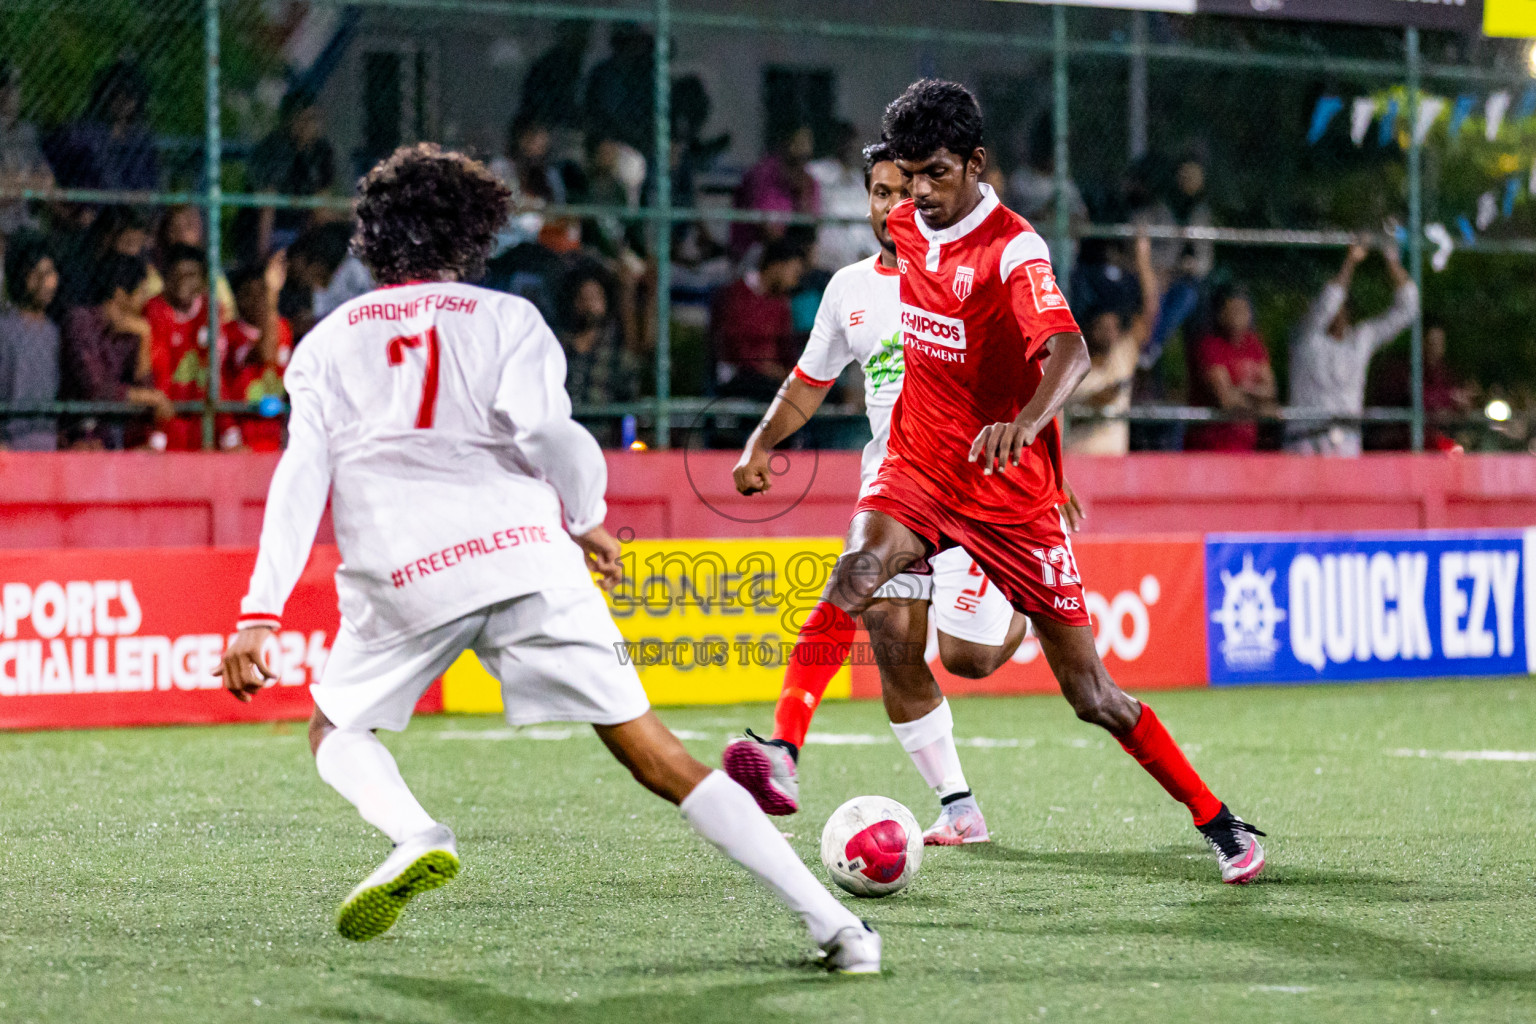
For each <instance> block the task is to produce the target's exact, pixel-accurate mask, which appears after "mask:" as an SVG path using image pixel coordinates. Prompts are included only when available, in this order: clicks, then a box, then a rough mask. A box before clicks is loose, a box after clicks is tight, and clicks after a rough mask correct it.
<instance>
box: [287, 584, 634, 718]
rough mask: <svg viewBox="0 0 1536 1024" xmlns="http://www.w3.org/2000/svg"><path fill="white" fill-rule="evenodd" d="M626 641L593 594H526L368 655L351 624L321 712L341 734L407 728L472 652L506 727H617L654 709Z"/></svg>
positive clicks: (318, 701) (317, 693)
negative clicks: (496, 686) (626, 653)
mask: <svg viewBox="0 0 1536 1024" xmlns="http://www.w3.org/2000/svg"><path fill="white" fill-rule="evenodd" d="M622 642H623V638H622V637H621V636H620V634H619V627H618V626H616V625H614V622H613V617H612V616H611V615H609V614H608V606H607V604H606V603H605V602H604V601H603V596H602V593H601V592H600V591H599V590H598V589H597V588H596V587H595V586H589V587H573V588H562V589H557V590H546V591H541V592H538V593H533V594H525V595H523V596H521V597H514V598H511V599H509V600H506V601H501V602H498V603H497V604H493V605H490V606H489V607H486V608H482V609H480V610H479V611H476V612H471V613H470V614H468V615H465V616H462V617H460V618H457V619H454V620H453V621H452V622H448V623H445V624H444V625H441V626H438V627H437V628H436V629H432V630H429V631H427V632H426V633H423V634H421V635H419V636H413V637H410V638H409V639H406V640H402V641H400V642H399V643H397V644H394V645H392V646H389V647H385V648H383V649H378V650H364V649H363V646H362V643H361V642H360V641H359V640H358V639H357V638H356V637H355V636H354V635H352V634H351V633H350V632H349V631H348V629H347V627H346V625H345V624H343V625H342V629H341V632H340V634H339V635H338V636H337V637H336V644H335V646H334V647H332V648H331V654H330V657H329V658H328V659H327V660H326V663H325V672H324V674H323V675H322V676H321V678H320V682H319V683H318V684H316V685H314V686H311V687H310V692H311V693H312V694H313V695H314V698H315V705H316V706H317V707H318V708H319V709H320V710H321V711H322V712H323V713H324V714H325V717H326V718H329V719H330V720H331V721H332V722H333V723H334V724H335V725H337V726H339V727H340V728H343V729H390V730H394V731H397V732H398V731H399V730H401V729H404V728H405V726H406V724H407V723H408V722H409V721H410V720H411V713H412V712H413V711H414V710H415V709H416V702H417V701H418V700H420V699H421V695H422V694H423V693H425V692H426V689H427V687H428V686H430V685H431V684H432V680H434V679H436V678H437V677H438V676H441V675H442V674H443V673H444V672H445V671H447V669H448V666H450V665H452V664H453V663H454V661H456V660H457V659H458V657H459V655H460V654H462V653H464V652H465V651H474V652H475V655H476V656H477V657H478V658H479V659H480V664H482V665H483V666H485V670H486V671H487V672H489V673H490V674H491V675H492V676H494V677H495V678H496V679H497V680H498V681H499V682H500V683H501V698H502V703H503V705H504V707H505V709H506V711H505V714H506V719H507V721H508V722H509V723H510V724H512V725H531V724H534V723H536V722H591V723H593V724H594V725H618V724H619V723H621V722H628V721H631V720H632V719H636V718H639V717H640V716H641V715H643V714H645V712H646V711H647V710H649V709H650V706H651V704H650V701H649V700H648V699H647V698H646V696H645V690H644V689H643V688H642V687H641V685H640V677H639V676H638V675H637V674H636V673H635V669H634V666H633V665H631V664H629V663H628V662H627V661H623V660H621V659H620V657H619V651H620V645H621V644H622Z"/></svg>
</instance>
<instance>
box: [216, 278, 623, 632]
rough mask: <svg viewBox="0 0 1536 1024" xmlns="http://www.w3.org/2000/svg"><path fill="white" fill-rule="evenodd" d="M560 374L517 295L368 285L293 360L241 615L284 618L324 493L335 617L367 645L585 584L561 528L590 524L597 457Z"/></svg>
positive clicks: (600, 478)
mask: <svg viewBox="0 0 1536 1024" xmlns="http://www.w3.org/2000/svg"><path fill="white" fill-rule="evenodd" d="M565 369H566V367H565V355H564V353H563V352H562V351H561V349H560V345H559V343H558V342H557V341H556V340H555V336H554V335H553V334H552V333H551V332H550V329H549V327H548V326H547V325H546V324H545V323H544V320H543V318H541V317H540V316H539V313H538V311H537V310H536V309H534V307H533V306H532V305H531V304H530V303H528V302H526V301H525V300H523V299H520V298H517V297H515V296H511V295H505V294H502V293H500V292H494V291H489V290H487V289H484V288H478V287H475V286H473V285H466V284H457V283H442V282H438V283H414V284H407V285H400V286H397V287H392V288H381V289H379V290H377V291H374V292H370V293H369V294H367V295H363V296H361V297H359V298H356V299H354V300H352V301H351V302H348V303H347V304H345V305H343V306H341V307H340V308H338V309H337V310H335V311H334V312H333V313H331V315H330V316H328V317H326V318H325V319H324V320H323V321H322V322H321V323H320V324H319V325H318V326H316V327H315V329H314V330H313V331H311V332H310V333H309V335H308V336H306V337H305V338H304V340H303V343H302V344H300V345H299V346H298V348H297V349H296V350H295V352H294V355H293V361H292V362H291V363H290V364H289V366H288V370H287V375H286V377H285V380H284V383H285V385H286V386H287V389H288V394H289V400H290V403H291V405H292V413H291V415H290V418H289V424H288V447H287V449H286V450H285V451H284V452H283V456H282V459H281V461H280V462H279V463H278V467H277V472H276V473H275V474H274V476H273V478H272V484H271V488H270V490H269V492H268V495H267V506H266V515H265V519H264V521H263V523H262V530H261V552H260V554H259V555H258V557H257V561H256V570H255V572H254V573H253V574H252V576H251V584H250V589H249V591H248V592H247V594H246V597H245V598H244V600H243V601H241V604H240V612H241V615H240V625H241V626H242V627H245V626H251V625H258V624H263V623H266V624H276V623H278V622H279V621H280V620H281V616H282V611H283V605H284V604H285V603H286V602H287V600H288V596H289V594H290V593H291V592H292V590H293V587H294V584H295V583H296V582H297V581H298V579H299V575H300V573H301V572H302V571H303V569H304V564H305V562H306V560H307V558H308V555H309V549H310V545H311V544H312V542H313V541H314V537H315V530H316V528H317V527H318V525H319V522H320V517H321V514H322V513H323V512H324V510H325V504H326V498H327V497H328V496H329V498H330V502H331V519H332V522H333V524H334V525H335V530H336V543H337V546H338V547H339V548H340V549H341V560H342V565H341V567H340V568H339V569H338V570H337V571H336V589H337V592H338V594H339V595H340V603H341V615H342V620H343V623H344V627H345V628H347V629H349V630H350V631H351V632H352V633H353V634H354V635H355V636H356V638H357V639H358V640H359V641H360V642H361V643H362V644H364V645H365V646H369V647H380V646H384V645H387V644H390V643H393V642H397V641H399V640H401V639H404V638H407V637H410V636H413V635H415V634H418V633H423V632H426V631H427V630H430V629H432V628H434V627H436V626H439V625H442V624H443V623H445V622H449V621H451V620H453V619H456V618H458V617H460V616H462V615H465V614H468V613H469V612H472V611H474V610H476V609H479V608H483V607H485V606H487V605H490V604H493V603H495V602H498V601H502V600H505V599H507V598H511V597H516V596H519V595H522V594H528V593H532V592H534V591H539V590H545V589H550V588H555V587H579V586H592V585H593V584H592V578H591V575H590V573H589V572H588V571H587V569H586V565H585V561H584V559H583V556H582V553H581V549H580V548H578V547H577V546H576V544H575V543H574V542H573V541H572V540H571V537H570V534H581V533H584V532H586V531H587V530H590V529H592V528H594V527H596V526H600V525H602V522H603V518H604V515H605V514H606V506H605V504H604V501H603V491H604V489H605V487H606V486H607V468H606V466H605V464H604V462H603V455H602V451H601V449H599V448H598V445H597V442H596V441H595V440H594V439H593V438H592V435H591V434H589V433H588V432H587V431H586V430H585V429H584V428H583V427H582V426H581V425H580V424H578V423H576V422H575V421H574V420H572V419H571V402H570V398H569V396H568V395H567V394H566V391H565Z"/></svg>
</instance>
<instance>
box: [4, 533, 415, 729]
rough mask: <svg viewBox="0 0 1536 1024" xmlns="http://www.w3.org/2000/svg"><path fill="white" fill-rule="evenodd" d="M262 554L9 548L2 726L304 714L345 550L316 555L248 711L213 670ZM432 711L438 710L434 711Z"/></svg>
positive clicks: (325, 646)
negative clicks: (268, 678)
mask: <svg viewBox="0 0 1536 1024" xmlns="http://www.w3.org/2000/svg"><path fill="white" fill-rule="evenodd" d="M255 559H256V552H255V551H254V550H251V549H244V548H202V549H168V548H167V549H149V550H83V551H4V552H0V728H5V729H39V728H47V729H57V728H90V727H99V726H119V725H160V724H172V723H196V722H242V721H258V720H268V719H278V718H304V717H307V716H308V715H309V713H310V708H311V707H312V704H311V701H310V697H309V688H308V685H307V684H309V683H312V682H315V681H316V680H318V679H319V678H320V672H321V670H322V669H323V667H324V665H325V658H326V655H327V654H328V653H329V651H330V648H331V644H332V643H333V642H334V641H335V639H336V627H337V623H338V622H339V614H338V612H337V609H336V586H335V583H334V581H333V578H332V574H333V573H334V572H335V570H336V565H337V563H338V561H339V557H338V555H337V553H336V549H335V548H334V547H328V546H319V547H316V548H315V550H314V553H313V554H312V555H311V557H310V560H309V564H308V566H306V567H305V570H304V575H303V576H302V578H301V579H300V580H299V585H298V587H297V588H295V590H294V593H293V598H292V600H290V601H289V603H288V607H287V609H286V612H285V615H284V620H283V628H282V629H281V630H280V631H279V632H278V633H277V634H276V635H275V636H274V637H273V638H272V640H271V641H270V643H269V646H268V649H267V654H268V659H269V664H270V665H271V667H272V669H273V671H274V672H275V673H276V674H277V677H278V678H277V681H276V682H275V683H274V684H273V685H272V686H270V687H268V688H267V689H266V690H264V691H262V692H261V693H260V694H258V695H257V696H256V699H255V700H253V701H252V702H251V703H249V704H242V703H240V702H239V701H237V700H235V699H234V698H233V697H231V696H230V695H229V694H228V693H226V692H224V689H223V687H222V685H221V683H220V681H219V679H218V678H217V677H215V676H214V675H213V669H214V668H215V667H216V666H217V665H218V663H219V659H220V657H221V656H222V655H223V652H224V646H225V644H226V643H227V642H228V640H229V636H230V629H231V627H232V625H233V623H234V621H235V615H236V611H237V609H238V607H239V602H240V597H241V595H242V594H244V593H245V587H246V581H247V580H248V579H249V578H250V574H251V567H252V565H253V564H254V563H255ZM424 710H425V708H424Z"/></svg>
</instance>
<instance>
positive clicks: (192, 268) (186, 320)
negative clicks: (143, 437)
mask: <svg viewBox="0 0 1536 1024" xmlns="http://www.w3.org/2000/svg"><path fill="white" fill-rule="evenodd" d="M144 319H146V320H148V321H149V329H150V336H149V337H150V341H149V344H150V353H151V356H150V359H151V365H152V366H153V367H154V376H155V386H156V387H157V388H159V389H160V390H161V391H163V392H165V393H166V395H168V396H169V397H170V399H171V401H173V402H201V401H203V400H204V399H205V398H206V397H207V395H208V366H209V363H210V358H209V353H208V257H207V256H206V255H205V254H204V252H203V250H201V249H194V248H192V247H191V246H190V245H177V246H173V247H172V248H171V249H170V251H169V252H167V253H166V255H165V290H164V291H162V292H161V293H160V294H159V295H156V296H155V297H154V298H152V299H150V300H149V302H148V303H147V304H145V306H144ZM159 429H160V433H161V434H163V435H164V438H165V448H166V449H167V450H169V451H173V452H195V451H197V450H199V449H200V448H202V446H203V426H202V417H200V416H199V415H197V414H196V413H188V414H185V415H182V416H178V417H176V418H175V419H173V420H171V421H169V422H167V423H164V424H161V426H160V428H159ZM156 447H159V444H158V443H157V444H156Z"/></svg>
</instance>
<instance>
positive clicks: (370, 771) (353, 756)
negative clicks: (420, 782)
mask: <svg viewBox="0 0 1536 1024" xmlns="http://www.w3.org/2000/svg"><path fill="white" fill-rule="evenodd" d="M315 767H316V768H318V769H319V770H320V777H321V778H322V779H324V780H325V781H326V782H328V783H330V785H331V788H332V789H334V790H336V792H338V793H340V794H341V795H342V796H344V797H346V798H347V800H348V801H349V802H350V803H351V804H352V806H353V807H356V808H357V813H359V814H361V815H362V816H363V820H364V821H366V822H368V824H370V825H372V826H373V827H374V828H376V829H378V830H379V831H380V832H383V833H384V834H385V835H387V836H389V838H390V840H391V841H392V842H394V843H397V844H398V843H403V842H405V840H407V839H409V838H410V837H411V836H414V835H418V834H419V833H422V832H425V831H426V830H427V829H429V828H432V827H433V826H434V825H436V824H437V822H436V821H434V820H433V818H432V816H431V815H430V814H428V813H427V812H426V811H425V810H423V809H422V806H421V804H419V803H417V801H416V797H415V796H414V795H413V794H412V793H411V790H410V787H408V786H407V785H406V784H405V780H404V779H403V778H401V777H400V769H399V768H398V767H397V766H396V765H395V759H394V758H393V757H391V756H390V754H389V751H388V750H387V749H385V747H384V744H382V743H380V742H379V738H378V737H377V736H375V735H374V734H373V733H371V732H368V731H367V730H365V729H333V730H331V731H330V732H328V733H326V735H325V739H323V740H321V741H320V749H318V750H316V751H315Z"/></svg>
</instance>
